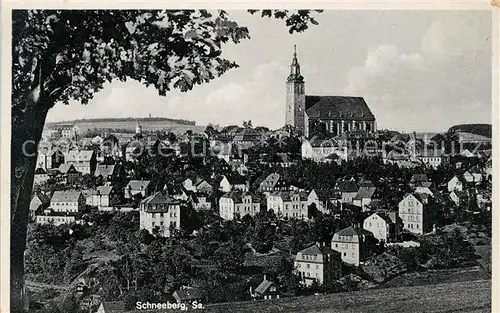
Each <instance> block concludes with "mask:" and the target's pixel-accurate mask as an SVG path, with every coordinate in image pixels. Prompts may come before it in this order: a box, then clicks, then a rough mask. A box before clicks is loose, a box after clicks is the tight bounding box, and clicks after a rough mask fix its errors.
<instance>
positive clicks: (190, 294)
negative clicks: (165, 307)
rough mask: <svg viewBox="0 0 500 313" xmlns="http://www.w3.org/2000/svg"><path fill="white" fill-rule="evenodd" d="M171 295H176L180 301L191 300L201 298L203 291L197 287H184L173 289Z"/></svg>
mask: <svg viewBox="0 0 500 313" xmlns="http://www.w3.org/2000/svg"><path fill="white" fill-rule="evenodd" d="M173 296H174V297H175V296H177V298H178V299H179V300H180V301H192V300H197V299H200V298H202V296H203V293H202V292H201V290H199V289H198V288H193V287H185V288H181V289H179V290H176V291H174V294H173Z"/></svg>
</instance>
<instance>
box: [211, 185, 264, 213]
mask: <svg viewBox="0 0 500 313" xmlns="http://www.w3.org/2000/svg"><path fill="white" fill-rule="evenodd" d="M259 212H260V202H259V199H258V198H257V197H255V196H254V195H252V194H250V193H248V192H241V191H232V192H229V193H226V194H224V195H223V196H222V197H221V198H220V199H219V215H220V217H222V218H223V219H225V220H234V219H235V218H236V217H238V216H239V217H240V218H242V217H243V216H245V215H247V214H248V215H250V216H252V217H253V216H255V215H256V214H257V213H259Z"/></svg>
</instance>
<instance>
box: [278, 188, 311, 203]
mask: <svg viewBox="0 0 500 313" xmlns="http://www.w3.org/2000/svg"><path fill="white" fill-rule="evenodd" d="M272 195H273V196H277V197H281V199H282V200H283V201H291V199H292V197H293V196H296V195H298V196H299V197H300V200H303V201H305V200H307V193H306V192H304V191H295V190H292V191H275V192H273V193H272Z"/></svg>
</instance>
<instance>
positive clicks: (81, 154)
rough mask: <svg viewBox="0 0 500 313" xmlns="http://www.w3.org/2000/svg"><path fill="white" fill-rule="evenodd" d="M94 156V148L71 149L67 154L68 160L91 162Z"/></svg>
mask: <svg viewBox="0 0 500 313" xmlns="http://www.w3.org/2000/svg"><path fill="white" fill-rule="evenodd" d="M92 156H94V151H92V150H81V151H70V152H68V153H67V154H66V156H65V157H66V160H65V161H66V162H89V161H90V160H91V159H92Z"/></svg>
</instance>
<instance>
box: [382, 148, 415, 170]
mask: <svg viewBox="0 0 500 313" xmlns="http://www.w3.org/2000/svg"><path fill="white" fill-rule="evenodd" d="M382 162H383V163H384V164H396V165H398V166H399V167H411V161H410V158H409V157H408V155H406V154H405V153H400V152H398V151H396V150H391V151H389V152H387V153H384V154H383V156H382Z"/></svg>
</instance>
